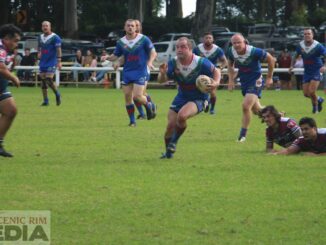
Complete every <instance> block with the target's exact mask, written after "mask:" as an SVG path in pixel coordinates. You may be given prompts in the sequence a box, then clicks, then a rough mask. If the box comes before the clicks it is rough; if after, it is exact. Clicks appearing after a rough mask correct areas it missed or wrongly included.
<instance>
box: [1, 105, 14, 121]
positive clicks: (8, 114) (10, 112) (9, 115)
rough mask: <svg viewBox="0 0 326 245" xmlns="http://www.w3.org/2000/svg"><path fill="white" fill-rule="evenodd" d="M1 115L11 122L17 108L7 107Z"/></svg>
mask: <svg viewBox="0 0 326 245" xmlns="http://www.w3.org/2000/svg"><path fill="white" fill-rule="evenodd" d="M2 115H3V116H5V117H7V118H9V119H10V120H13V119H14V118H15V117H16V115H17V107H16V106H13V105H12V106H10V107H8V109H7V110H6V111H5V112H3V113H2Z"/></svg>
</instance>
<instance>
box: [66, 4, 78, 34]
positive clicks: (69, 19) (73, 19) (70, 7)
mask: <svg viewBox="0 0 326 245" xmlns="http://www.w3.org/2000/svg"><path fill="white" fill-rule="evenodd" d="M64 4H65V5H64V32H65V34H66V36H67V37H68V38H77V31H78V22H77V0H65V2H64Z"/></svg>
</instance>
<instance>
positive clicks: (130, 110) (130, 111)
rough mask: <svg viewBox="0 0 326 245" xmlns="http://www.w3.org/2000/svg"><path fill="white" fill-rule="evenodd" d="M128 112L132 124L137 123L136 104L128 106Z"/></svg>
mask: <svg viewBox="0 0 326 245" xmlns="http://www.w3.org/2000/svg"><path fill="white" fill-rule="evenodd" d="M126 110H127V113H128V116H129V119H130V123H135V122H136V121H135V106H134V104H130V105H126Z"/></svg>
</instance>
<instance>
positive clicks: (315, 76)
mask: <svg viewBox="0 0 326 245" xmlns="http://www.w3.org/2000/svg"><path fill="white" fill-rule="evenodd" d="M322 78H323V77H322V75H321V74H320V73H316V74H313V75H311V74H304V75H303V81H302V83H310V81H311V80H314V81H321V80H322Z"/></svg>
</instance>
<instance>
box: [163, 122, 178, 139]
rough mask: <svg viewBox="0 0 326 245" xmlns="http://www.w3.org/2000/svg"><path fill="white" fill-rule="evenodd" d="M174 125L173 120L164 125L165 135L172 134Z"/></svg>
mask: <svg viewBox="0 0 326 245" xmlns="http://www.w3.org/2000/svg"><path fill="white" fill-rule="evenodd" d="M175 126H176V124H175V122H168V125H167V126H166V132H165V136H166V137H167V136H171V135H172V133H173V130H174V128H175Z"/></svg>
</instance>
